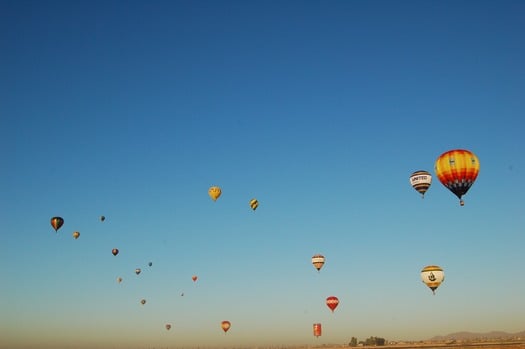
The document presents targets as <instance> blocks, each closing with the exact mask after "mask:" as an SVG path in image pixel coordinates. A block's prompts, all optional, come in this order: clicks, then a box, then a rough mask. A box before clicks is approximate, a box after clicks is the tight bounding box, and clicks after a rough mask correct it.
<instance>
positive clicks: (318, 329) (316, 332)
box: [314, 324, 322, 337]
mask: <svg viewBox="0 0 525 349" xmlns="http://www.w3.org/2000/svg"><path fill="white" fill-rule="evenodd" d="M321 334H322V329H321V324H314V336H316V337H319V336H320V335H321Z"/></svg>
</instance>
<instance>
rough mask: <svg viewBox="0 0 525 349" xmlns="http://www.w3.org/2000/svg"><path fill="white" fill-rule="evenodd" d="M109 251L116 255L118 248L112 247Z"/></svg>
mask: <svg viewBox="0 0 525 349" xmlns="http://www.w3.org/2000/svg"><path fill="white" fill-rule="evenodd" d="M111 253H113V256H116V255H118V248H114V249H112V250H111Z"/></svg>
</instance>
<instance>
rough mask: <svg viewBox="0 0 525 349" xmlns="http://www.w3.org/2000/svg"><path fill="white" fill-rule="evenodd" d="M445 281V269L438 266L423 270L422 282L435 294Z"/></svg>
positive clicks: (429, 266)
mask: <svg viewBox="0 0 525 349" xmlns="http://www.w3.org/2000/svg"><path fill="white" fill-rule="evenodd" d="M444 280H445V273H444V272H443V268H441V267H440V266H437V265H427V266H426V267H424V268H423V270H421V281H423V282H424V283H425V285H427V287H428V288H430V289H431V290H432V293H434V294H435V292H436V289H437V288H438V287H439V285H441V283H442V282H443V281H444Z"/></svg>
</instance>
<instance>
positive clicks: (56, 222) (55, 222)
mask: <svg viewBox="0 0 525 349" xmlns="http://www.w3.org/2000/svg"><path fill="white" fill-rule="evenodd" d="M63 224H64V219H63V218H62V217H53V218H51V226H52V227H53V229H55V232H57V231H58V229H60V227H61V226H62V225H63Z"/></svg>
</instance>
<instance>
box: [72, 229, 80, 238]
mask: <svg viewBox="0 0 525 349" xmlns="http://www.w3.org/2000/svg"><path fill="white" fill-rule="evenodd" d="M79 236H80V233H79V232H78V231H76V232H74V233H73V237H74V238H75V240H76V239H78V237H79Z"/></svg>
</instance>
